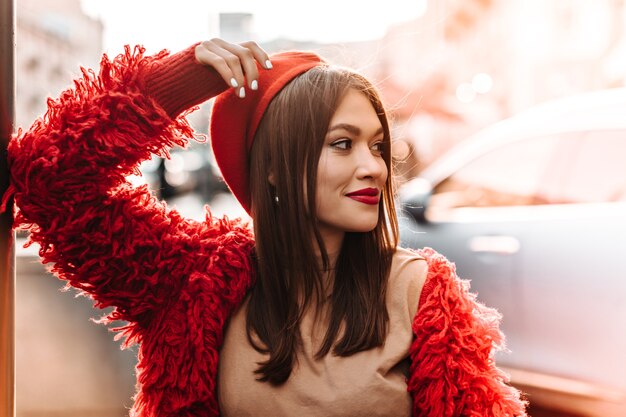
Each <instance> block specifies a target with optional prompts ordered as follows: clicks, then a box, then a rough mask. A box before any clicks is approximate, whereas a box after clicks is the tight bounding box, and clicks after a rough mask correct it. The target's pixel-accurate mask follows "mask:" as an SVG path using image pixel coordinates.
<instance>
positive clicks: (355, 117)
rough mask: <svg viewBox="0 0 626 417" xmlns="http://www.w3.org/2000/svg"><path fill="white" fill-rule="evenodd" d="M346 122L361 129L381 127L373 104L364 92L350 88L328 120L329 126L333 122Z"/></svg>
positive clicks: (374, 129)
mask: <svg viewBox="0 0 626 417" xmlns="http://www.w3.org/2000/svg"><path fill="white" fill-rule="evenodd" d="M339 123H347V124H352V125H355V126H358V127H359V128H361V129H363V130H373V131H376V130H378V129H380V128H381V126H382V125H381V123H380V120H379V119H378V115H377V114H376V110H375V109H374V106H373V105H372V103H371V102H370V100H369V98H368V97H367V96H366V95H365V93H363V92H361V91H358V90H355V89H353V88H351V89H350V90H348V92H347V93H346V95H345V96H344V97H343V98H342V99H341V101H340V102H339V106H337V110H335V113H334V114H333V117H332V118H331V120H330V125H331V127H332V126H333V125H335V124H339Z"/></svg>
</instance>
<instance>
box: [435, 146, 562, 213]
mask: <svg viewBox="0 0 626 417" xmlns="http://www.w3.org/2000/svg"><path fill="white" fill-rule="evenodd" d="M562 142H564V141H563V140H562V138H561V137H559V136H557V135H553V136H541V137H535V138H531V139H525V140H521V141H517V142H513V143H510V144H506V145H504V146H502V147H500V148H497V149H494V150H492V151H490V152H488V153H485V154H484V155H482V156H480V157H478V158H476V159H474V160H472V161H471V162H469V163H468V164H467V165H465V166H463V167H462V168H461V169H459V170H458V171H457V172H455V173H454V174H453V175H451V176H450V177H448V178H447V179H446V180H444V181H442V182H441V183H439V184H438V185H436V187H435V189H434V192H433V196H432V198H431V201H430V203H429V212H435V211H438V210H445V209H450V208H455V207H498V206H519V205H536V204H547V203H549V201H548V200H547V198H548V195H549V193H548V192H547V188H548V187H549V185H550V184H558V183H559V182H560V178H562V175H561V174H560V173H561V172H562V169H563V167H562V166H563V165H564V164H565V161H566V160H567V159H568V158H569V155H568V154H564V153H561V154H559V148H560V147H562V146H563V145H562ZM569 148H571V147H569ZM555 186H556V185H555Z"/></svg>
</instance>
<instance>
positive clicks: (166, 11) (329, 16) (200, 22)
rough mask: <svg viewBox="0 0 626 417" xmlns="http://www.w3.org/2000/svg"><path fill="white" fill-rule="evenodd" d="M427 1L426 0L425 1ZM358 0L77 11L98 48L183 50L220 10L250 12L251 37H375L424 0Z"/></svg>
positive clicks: (210, 0) (142, 4)
mask: <svg viewBox="0 0 626 417" xmlns="http://www.w3.org/2000/svg"><path fill="white" fill-rule="evenodd" d="M431 1H432V0H431ZM363 3H364V2H362V1H353V0H351V1H338V0H315V1H313V2H294V1H278V0H265V1H259V0H257V1H253V0H220V1H215V0H202V1H201V0H175V1H172V0H106V1H103V0H82V6H83V10H84V11H85V12H86V13H87V14H88V15H90V16H92V17H96V18H99V19H100V20H102V22H103V23H104V26H105V34H104V49H105V50H106V51H109V52H111V51H119V50H120V49H121V47H122V46H123V45H124V44H136V43H141V44H143V45H144V46H146V48H147V49H148V51H156V50H160V49H163V48H168V49H171V50H179V49H183V48H185V47H186V46H188V45H190V44H191V43H194V42H196V41H199V40H203V39H210V38H212V37H215V36H218V32H217V30H218V25H217V15H218V13H220V12H251V13H254V14H255V18H254V26H253V33H254V34H255V35H254V36H255V38H254V39H253V40H255V41H260V42H262V41H267V40H270V39H274V38H276V37H279V36H284V37H289V38H292V39H297V40H315V41H318V42H346V41H359V40H369V39H377V38H381V37H382V36H383V35H384V33H385V31H386V29H387V28H388V27H389V26H390V25H393V24H395V23H399V22H403V21H407V20H411V19H413V18H416V17H419V16H420V15H422V14H423V13H424V12H425V9H426V8H427V7H428V0H385V1H384V2H376V3H372V4H375V5H376V6H371V5H370V6H368V7H364V6H363Z"/></svg>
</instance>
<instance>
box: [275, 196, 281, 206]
mask: <svg viewBox="0 0 626 417" xmlns="http://www.w3.org/2000/svg"><path fill="white" fill-rule="evenodd" d="M279 202H280V199H279V198H278V196H277V195H275V196H274V203H276V205H278V203H279Z"/></svg>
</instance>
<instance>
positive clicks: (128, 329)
mask: <svg viewBox="0 0 626 417" xmlns="http://www.w3.org/2000/svg"><path fill="white" fill-rule="evenodd" d="M214 96H217V99H216V102H215V105H214V107H213V114H212V118H211V140H212V146H213V149H214V153H215V157H216V159H217V161H218V164H219V165H220V169H221V170H222V174H223V176H224V178H225V180H226V182H227V183H228V185H229V187H230V189H231V190H232V192H233V194H234V195H235V197H237V199H238V200H239V201H240V202H241V204H242V205H243V207H244V208H245V209H246V210H247V211H248V212H249V213H250V214H251V216H252V218H253V219H254V237H255V238H254V239H253V234H252V232H251V231H250V230H249V228H248V227H247V226H246V225H245V224H242V223H241V222H240V221H239V220H234V221H231V220H229V219H227V218H223V219H215V218H213V217H212V216H211V214H210V212H208V210H207V216H206V220H205V221H204V222H195V221H192V220H189V219H185V218H182V217H181V216H180V215H179V214H178V213H177V212H176V211H175V210H170V209H169V208H168V207H166V205H165V204H164V203H163V202H160V201H157V200H156V199H155V198H154V197H152V196H151V194H150V193H149V191H148V190H147V189H146V188H145V187H143V188H139V189H136V188H133V187H131V186H130V184H129V183H128V182H127V181H126V179H125V176H126V175H128V174H130V173H132V172H136V171H137V166H138V164H139V162H140V161H142V160H145V159H147V158H149V157H150V156H151V154H159V155H167V151H168V149H169V148H170V147H171V146H173V145H181V146H182V145H184V144H185V143H186V139H185V138H189V137H192V136H193V131H192V129H191V128H190V126H189V125H188V124H187V122H186V120H185V118H184V116H185V114H186V112H188V111H189V109H190V108H192V107H193V106H194V105H196V104H198V103H200V102H202V101H205V100H207V99H209V98H211V97H214ZM390 148H391V138H390V133H389V126H388V123H387V119H386V115H385V111H384V109H383V106H382V104H381V102H380V99H379V97H378V94H377V93H376V91H375V90H374V88H373V87H372V85H371V84H370V83H369V82H368V81H367V80H366V79H365V78H363V77H362V76H360V75H358V74H356V73H354V72H352V71H349V70H346V69H341V68H335V67H332V66H330V65H328V64H326V63H324V62H323V61H322V60H321V59H320V58H319V57H318V56H317V55H314V54H309V53H302V52H290V53H282V54H277V55H274V56H272V57H269V56H268V55H267V54H266V53H265V52H264V51H263V50H262V49H261V48H259V47H258V46H257V45H256V44H254V43H244V44H241V45H235V44H230V43H227V42H225V41H222V40H219V39H215V40H212V41H207V42H202V43H200V44H198V45H195V46H193V47H191V48H189V49H187V50H185V51H182V52H180V53H178V54H175V55H168V54H167V53H166V52H162V53H159V54H157V55H155V56H150V57H146V56H144V55H143V50H142V49H141V48H136V49H135V50H134V51H131V50H130V49H128V48H127V50H126V53H125V54H123V55H120V56H118V57H117V58H115V59H114V60H112V61H111V60H109V59H108V58H107V57H106V56H105V57H104V58H103V60H102V63H101V68H100V72H99V74H98V75H96V74H95V73H94V72H91V71H83V77H82V79H80V80H77V81H75V85H74V88H73V89H70V90H68V91H66V92H64V93H63V94H62V95H61V96H60V98H59V99H57V100H55V101H50V102H49V109H48V112H47V113H46V115H45V117H44V118H43V119H40V120H38V121H36V122H35V123H34V124H33V126H32V127H31V128H30V129H29V130H28V131H25V132H23V131H20V132H18V134H17V135H16V137H15V138H13V140H12V141H11V143H10V146H9V161H10V170H11V176H12V178H11V180H12V185H11V188H10V192H9V193H7V196H5V199H6V198H8V195H10V194H11V195H14V197H15V202H16V206H17V207H18V208H19V211H18V213H17V215H16V224H17V225H20V226H22V227H28V228H29V230H30V232H31V233H30V236H31V240H32V241H34V242H37V243H39V244H40V245H41V250H40V254H41V256H42V258H43V261H44V262H48V263H52V265H53V266H52V271H53V272H54V273H56V274H57V275H58V276H59V277H60V278H61V279H64V280H67V281H68V284H69V285H71V286H73V287H75V288H78V289H79V290H81V291H84V292H86V293H88V294H89V295H90V296H91V297H92V298H93V299H94V300H95V304H96V305H97V306H98V307H101V308H104V307H110V306H113V307H114V310H113V312H112V313H111V314H110V315H109V316H108V320H109V321H113V320H123V321H126V322H127V323H128V324H127V325H126V326H125V327H123V328H121V329H118V330H119V331H121V332H122V334H123V335H124V336H126V337H127V339H126V345H130V344H133V343H139V344H140V350H139V362H138V365H137V386H138V391H137V395H136V397H135V404H134V407H133V409H132V411H131V415H133V416H216V415H223V416H246V415H271V416H293V415H298V416H320V415H323V416H335V415H336V416H340V415H341V416H347V415H377V416H409V415H414V416H522V415H525V411H524V405H525V404H524V402H523V401H522V400H520V394H519V392H518V391H517V390H515V389H514V388H512V387H510V386H508V385H507V384H506V382H507V380H506V376H505V375H504V374H503V373H502V372H501V371H500V370H498V369H497V368H496V367H495V364H494V361H493V351H494V349H495V348H499V347H501V346H502V343H503V340H502V336H501V334H500V332H499V330H498V319H499V317H498V315H497V313H496V312H495V311H493V310H490V309H488V308H486V307H484V306H482V305H481V304H479V303H477V302H476V301H475V299H474V296H473V295H471V294H470V293H469V292H468V284H467V283H466V282H464V281H461V280H459V279H458V278H457V277H456V274H455V271H454V266H453V265H452V264H451V263H449V262H448V261H447V260H446V259H445V258H444V257H442V256H441V255H439V254H437V253H435V252H434V251H433V250H431V249H424V250H421V251H417V252H412V251H409V250H405V249H401V248H397V247H396V241H397V223H396V218H395V214H394V213H395V212H394V205H393V187H392V182H391V157H390V154H391V149H390Z"/></svg>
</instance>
